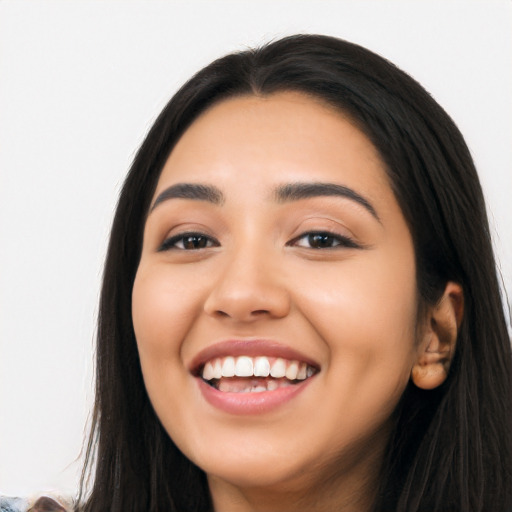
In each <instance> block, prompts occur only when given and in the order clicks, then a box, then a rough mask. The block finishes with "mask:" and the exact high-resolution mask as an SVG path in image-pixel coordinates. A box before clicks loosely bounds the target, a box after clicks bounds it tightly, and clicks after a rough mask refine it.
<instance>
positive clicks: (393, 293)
mask: <svg viewBox="0 0 512 512" xmlns="http://www.w3.org/2000/svg"><path fill="white" fill-rule="evenodd" d="M345 263H346V264H345ZM368 263H372V264H368ZM400 263H401V262H397V263H392V264H390V265H388V266H387V267H383V266H381V264H380V262H379V261H378V260H375V262H370V261H356V260H354V261H353V262H351V263H350V264H348V262H344V267H343V270H340V272H338V273H336V272H330V271H328V270H327V269H326V271H325V275H323V274H322V272H319V273H316V274H315V278H314V280H313V281H312V282H311V281H310V283H309V284H310V286H309V287H308V288H309V292H308V293H307V294H306V293H303V294H302V296H301V298H300V299H298V300H299V301H300V302H301V304H302V305H303V306H302V309H303V311H304V312H305V314H306V316H307V317H308V318H309V319H310V322H311V324H313V325H314V327H315V329H316V330H317V332H318V333H319V334H320V337H321V338H322V339H323V340H324V341H325V343H326V345H327V348H328V350H329V360H328V365H329V366H330V367H331V369H332V370H333V371H332V372H326V373H325V375H326V377H328V378H329V379H330V381H331V382H330V384H329V387H332V388H333V389H343V390H344V393H340V397H339V398H340V400H345V399H349V398H350V397H354V396H357V397H359V398H360V399H361V400H360V405H364V406H365V407H366V406H369V404H370V403H371V404H374V405H375V408H374V409H373V410H374V411H377V410H378V409H379V407H380V406H382V407H383V408H384V409H383V410H384V413H387V412H390V410H392V409H393V408H394V405H395V404H396V402H397V400H398V399H399V397H400V395H401V393H402V391H403V390H404V388H405V386H406V385H407V382H408V380H409V375H410V371H411V368H412V365H413V362H414V357H415V341H416V340H415V333H416V316H417V294H416V285H415V279H414V265H413V264H412V262H411V261H409V262H408V264H407V265H405V267H404V266H402V265H401V264H400ZM382 268H386V272H383V271H382ZM325 282H328V283H329V286H328V287H327V288H326V287H324V286H322V283H325ZM312 290H314V291H312ZM379 404H380V405H379ZM357 405H358V404H357V402H353V403H352V404H348V403H347V407H352V406H354V407H356V406H357Z"/></svg>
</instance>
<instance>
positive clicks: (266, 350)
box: [189, 339, 320, 375]
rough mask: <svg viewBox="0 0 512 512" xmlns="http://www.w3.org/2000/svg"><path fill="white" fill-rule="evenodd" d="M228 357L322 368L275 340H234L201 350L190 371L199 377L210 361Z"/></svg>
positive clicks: (190, 365)
mask: <svg viewBox="0 0 512 512" xmlns="http://www.w3.org/2000/svg"><path fill="white" fill-rule="evenodd" d="M227 356H235V357H236V356H253V357H256V356H267V357H280V358H283V359H288V360H295V361H299V362H304V363H307V364H308V365H310V366H312V367H314V368H316V369H319V368H320V365H319V364H318V363H317V362H316V361H314V360H313V359H311V358H310V357H308V356H306V355H305V354H303V353H301V352H300V351H298V350H296V349H294V348H292V347H290V346H288V345H283V344H282V343H279V342H276V341H273V340H264V339H251V340H237V339H234V340H225V341H220V342H218V343H215V344H213V345H210V346H208V347H206V348H204V349H203V350H201V351H200V352H199V353H198V354H196V356H195V357H194V358H193V359H192V361H191V362H190V364H189V370H190V372H191V373H193V374H194V375H197V374H199V372H200V371H201V369H202V368H203V367H204V365H205V364H206V363H207V362H208V361H210V360H212V359H215V358H220V357H227Z"/></svg>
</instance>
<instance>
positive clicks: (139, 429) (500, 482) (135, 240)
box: [81, 35, 512, 512]
mask: <svg viewBox="0 0 512 512" xmlns="http://www.w3.org/2000/svg"><path fill="white" fill-rule="evenodd" d="M287 90H293V91H301V92H303V93H306V94H308V95H311V96H313V97H316V98H319V99H321V100H322V101H324V102H327V103H328V104H330V105H332V106H334V107H335V108H338V109H340V110H341V111H343V112H344V113H346V114H348V115H349V116H350V117H351V118H352V119H353V120H354V121H355V122H356V123H357V125H358V127H359V128H360V129H361V130H362V131H363V132H364V133H365V134H366V135H367V136H368V137H369V139H370V140H371V141H372V142H373V144H374V145H375V147H376V148H377V149H378V151H379V152H380V154H381V157H382V159H383V161H384V162H385V165H386V167H387V172H388V175H389V178H390V182H391V183H392V187H393V190H394V193H395V195H396V198H397V200H398V202H399V204H400V206H401V209H402V212H403V214H404V216H405V218H406V220H407V222H408V225H409V227H410V230H411V233H412V237H413V240H414V245H415V254H416V260H417V283H418V290H419V293H420V296H421V298H422V300H423V301H424V303H425V304H434V303H435V302H436V301H437V300H438V299H439V298H440V296H441V293H442V291H443V289H444V286H445V284H446V282H447V281H448V280H453V281H456V282H458V283H460V284H461V285H462V287H463V290H464V300H465V314H464V319H463V321H462V325H461V329H460V333H459V336H458V340H457V349H456V355H455V359H454V361H453V364H452V368H451V371H450V374H449V377H448V379H447V381H446V382H445V383H444V384H443V385H442V386H441V387H439V388H437V389H436V390H432V391H422V390H419V389H417V388H416V387H415V386H414V385H412V384H409V385H408V387H407V389H406V390H405V392H404V395H403V397H402V399H401V401H400V403H399V405H398V407H397V410H396V411H395V429H394V432H393V434H392V436H391V438H390V440H389V444H388V448H387V454H386V458H385V461H384V468H383V471H382V477H381V483H380V489H379V492H378V497H377V501H376V503H375V507H374V510H375V511H376V512H377V511H379V512H382V511H384V512H386V511H393V512H420V511H421V512H441V511H451V512H453V511H460V512H469V511H471V512H479V511H480V512H482V511H504V510H506V509H507V508H508V507H510V506H512V499H511V494H512V475H511V470H512V420H511V402H512V391H511V390H512V384H511V375H512V368H511V361H512V358H511V349H510V342H509V339H508V335H507V329H506V323H505V318H504V310H503V306H502V302H501V298H500V290H499V285H498V279H497V275H496V266H495V261H494V256H493V252H492V246H491V240H490V235H489V227H488V222H487V217H486V210H485V204H484V200H483V195H482V191H481V187H480V184H479V180H478V177H477V173H476V170H475V167H474V164H473V161H472V159H471V156H470V154H469V151H468V148H467V147H466V144H465V142H464V140H463V138H462V135H461V134H460V132H459V130H458V129H457V127H456V126H455V124H454V123H453V121H452V120H451V119H450V118H449V116H448V115H447V114H446V113H445V112H444V111H443V110H442V108H441V107H440V106H439V105H438V104H437V103H436V102H435V101H434V100H433V99H432V98H431V97H430V95H429V94H428V93H427V92H426V91H425V90H424V89H423V88H422V87H421V86H420V85H419V84H418V83H417V82H415V81H414V80H413V79H412V78H410V77H409V76H408V75H406V74H405V73H403V72H402V71H400V70H399V69H397V68H396V67H395V66H394V65H393V64H391V63H389V62H388V61H386V60H385V59H383V58H381V57H379V56H378V55H375V54H374V53H372V52H370V51H368V50H366V49H364V48H362V47H360V46H357V45H355V44H351V43H348V42H346V41H343V40H340V39H336V38H332V37H325V36H318V35H297V36H291V37H287V38H284V39H281V40H278V41H276V42H273V43H271V44H268V45H265V46H263V47H262V48H259V49H256V50H249V51H244V52H241V53H235V54H232V55H228V56H226V57H223V58H221V59H219V60H216V61H215V62H213V63H212V64H210V65H209V66H207V67H206V68H204V69H203V70H201V71H200V72H199V73H198V74H196V75H195V76H194V77H193V78H192V79H191V80H190V81H189V82H187V83H186V84H185V85H184V86H183V87H182V88H181V89H180V90H179V91H178V92H177V93H176V94H175V96H174V97H173V98H172V99H171V101H170V102H169V103H168V105H167V106H166V107H165V108H164V110H163V111H162V113H161V114H160V116H159V117H158V119H157V120H156V122H155V123H154V125H153V127H152V128H151V130H150V132H149V133H148V135H147V137H146V139H145V141H144V143H143V144H142V146H141V148H140V149H139V151H138V153H137V155H136V157H135V160H134V162H133V165H132V167H131V170H130V172H129V174H128V177H127V178H126V181H125V184H124V187H123V189H122V192H121V195H120V198H119V203H118V206H117V211H116V215H115V219H114V223H113V227H112V233H111V238H110V244H109V249H108V255H107V260H106V265H105V270H104V277H103V288H102V292H101V303H100V310H99V322H98V333H97V363H96V364H97V367H96V373H97V382H96V404H95V409H94V416H93V423H92V431H91V435H90V439H89V444H88V450H87V460H86V466H85V468H84V473H83V477H82V486H83V488H85V480H86V475H87V474H88V473H87V472H88V470H90V469H91V468H92V467H93V466H95V475H91V476H92V478H93V480H94V481H93V485H92V489H91V492H90V493H89V495H88V496H87V497H84V495H83V494H85V493H81V494H82V497H83V498H84V500H85V502H84V504H83V505H82V507H83V510H84V511H87V512H93V511H94V512H101V511H111V512H121V511H122V512H129V511H133V512H141V511H144V512H156V511H166V512H168V511H179V512H184V511H187V512H200V511H201V512H206V511H208V510H211V502H210V497H209V493H208V488H207V484H206V478H205V475H204V473H203V472H202V471H201V470H200V469H199V468H197V467H196V466H194V465H193V464H192V463H191V462H190V461H189V460H188V459H187V458H186V457H185V456H184V455H183V454H182V453H181V452H180V451H179V450H178V449H177V448H176V446H175V445H174V443H173V442H172V439H170V438H169V436H168V434H167V433H166V431H165V430H164V429H163V427H162V426H161V424H160V422H159V420H158V419H157V417H156V415H155V413H154V411H153V409H152V407H151V404H150V402H149V399H148V396H147V394H146V390H145V388H144V383H143V379H142V373H141V368H140V364H139V358H138V353H137V345H136V340H135V336H134V332H133V326H132V318H131V292H132V286H133V282H134V277H135V273H136V271H137V266H138V262H139V258H140V254H141V246H142V234H143V230H144V222H145V217H146V213H147V211H148V207H149V203H150V200H151V198H152V196H153V193H154V190H155V187H156V183H157V180H158V178H159V175H160V172H161V170H162V168H163V166H164V163H165V161H166V160H167V158H168V156H169V154H170V152H171V151H172V149H173V147H174V145H175V144H176V142H177V140H178V139H179V138H180V136H181V135H182V134H183V132H184V131H185V130H186V129H187V127H188V126H189V125H190V124H191V123H192V122H193V121H194V119H195V118H196V117H197V116H198V115H199V114H200V113H201V112H204V111H205V110H206V109H207V108H208V107H209V106H211V105H212V104H214V103H217V102H219V101H221V100H222V99H225V98H229V97H233V96H239V95H254V94H257V95H263V96H264V95H269V94H272V93H274V92H277V91H287Z"/></svg>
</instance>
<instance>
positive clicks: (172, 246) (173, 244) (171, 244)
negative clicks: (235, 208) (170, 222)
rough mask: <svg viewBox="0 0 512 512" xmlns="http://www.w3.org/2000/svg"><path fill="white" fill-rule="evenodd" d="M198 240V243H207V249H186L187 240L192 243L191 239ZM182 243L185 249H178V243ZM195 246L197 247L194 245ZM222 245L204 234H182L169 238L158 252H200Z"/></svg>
mask: <svg viewBox="0 0 512 512" xmlns="http://www.w3.org/2000/svg"><path fill="white" fill-rule="evenodd" d="M194 238H195V239H196V243H197V241H198V240H203V241H205V242H206V244H207V245H206V246H205V247H190V248H186V247H185V243H187V242H185V240H187V239H188V241H189V242H190V241H191V239H194ZM180 241H181V242H182V245H183V247H177V244H178V242H180ZM193 245H195V244H194V243H193ZM219 245H220V244H219V242H218V241H217V240H215V238H212V237H211V236H208V235H205V234H204V233H195V232H190V233H180V234H178V235H174V236H171V238H168V239H167V240H165V241H164V243H163V244H162V245H161V246H160V247H159V248H158V251H159V252H161V251H169V250H178V251H198V250H201V249H209V248H210V247H218V246H219Z"/></svg>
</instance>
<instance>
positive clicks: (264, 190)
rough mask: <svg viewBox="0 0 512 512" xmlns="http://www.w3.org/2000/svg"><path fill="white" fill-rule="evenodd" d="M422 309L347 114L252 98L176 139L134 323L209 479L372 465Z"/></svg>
mask: <svg viewBox="0 0 512 512" xmlns="http://www.w3.org/2000/svg"><path fill="white" fill-rule="evenodd" d="M417 306H418V298H417V291H416V282H415V263H414V251H413V245H412V239H411V235H410V233H409V230H408V227H407V225H406V222H405V220H404V218H403V215H402V213H401V211H400V208H399V206H398V204H397V202H396V199H395V198H394V195H393V193H392V191H391V188H390V185H389V183H388V179H387V176H386V173H385V170H384V167H383V164H382V162H381V160H380V158H379V156H378V154H377V152H376V150H375V148H374V147H373V145H372V144H371V143H370V141H369V140H368V139H367V138H366V136H365V135H363V134H362V132H361V131H359V130H358V129H357V128H356V127H355V126H354V124H352V123H351V122H350V121H349V120H347V119H346V118H344V117H343V116H342V115H341V114H340V113H339V112H336V111H334V110H333V109H330V108H328V107H326V106H324V105H322V104H321V103H319V102H317V101H315V100H312V99H311V98H308V97H306V96H304V95H301V94H299V93H291V92H287V93H279V94H274V95H271V96H268V97H265V98H259V97H253V96H247V97H240V98H235V99H229V100H226V101H224V102H222V103H220V104H217V105H215V106H213V107H212V108H211V109H210V110H208V111H207V112H206V113H204V114H202V116H201V117H200V118H199V119H198V120H196V121H195V122H194V123H193V124H192V125H191V127H190V128H189V129H188V130H187V131H186V132H185V134H184V135H183V136H182V138H181V139H180V141H179V142H178V144H177V145H176V147H175V148H174V150H173V151H172V153H171V155H170V157H169V159H168V160H167V162H166V164H165V167H164V169H163V172H162V174H161V177H160V179H159V182H158V185H157V188H156V192H155V196H154V198H153V202H152V207H151V210H150V213H149V215H148V218H147V222H146V225H145V232H144V242H143V251H142V256H141V260H140V265H139V268H138V271H137V275H136V279H135V284H134V288H133V321H134V328H135V334H136V338H137V343H138V349H139V354H140V361H141V365H142V371H143V375H144V381H145V385H146V387H147V391H148V394H149V397H150V399H151V402H152V405H153V407H154V409H155V411H156V413H157V415H158V417H159V418H160V420H161V422H162V424H163V426H164V427H165V429H166V430H167V432H168V433H169V435H170V436H171V438H172V439H173V440H174V442H175V443H176V444H177V446H178V447H179V448H180V449H181V450H182V452H183V453H184V454H185V455H186V456H187V457H189V458H190V459H191V460H192V461H193V462H195V463H196V464H197V465H198V466H199V467H201V468H202V469H203V470H205V471H206V473H207V474H208V475H209V478H211V479H216V480H218V481H224V482H229V483H231V484H235V485H239V486H260V487H265V486H267V487H272V486H274V487H275V486H279V485H283V486H284V485H292V484H293V483H294V482H295V483H298V482H300V483H301V485H314V484H315V480H318V479H319V478H320V477H321V478H325V472H329V471H333V472H334V471H337V472H340V471H342V472H343V471H350V470H351V468H355V467H357V466H360V465H361V464H363V463H364V462H365V461H366V463H367V465H368V464H370V463H372V464H374V463H375V454H376V453H377V452H379V449H380V448H382V446H383V445H384V443H385V441H386V436H387V425H388V423H389V418H390V415H391V413H392V411H393V410H394V408H395V406H396V404H397V402H398V400H399V398H400V396H401V394H402V392H403V390H404V388H405V386H406V385H407V382H408V380H409V376H410V372H411V367H412V366H413V365H414V363H415V361H416V358H417V353H416V348H415V347H416V346H417V344H416V342H415V341H416V340H415V333H416V321H417V319H416V313H417ZM320 468H321V469H320ZM334 468H336V469H334Z"/></svg>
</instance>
